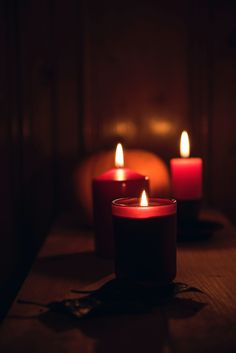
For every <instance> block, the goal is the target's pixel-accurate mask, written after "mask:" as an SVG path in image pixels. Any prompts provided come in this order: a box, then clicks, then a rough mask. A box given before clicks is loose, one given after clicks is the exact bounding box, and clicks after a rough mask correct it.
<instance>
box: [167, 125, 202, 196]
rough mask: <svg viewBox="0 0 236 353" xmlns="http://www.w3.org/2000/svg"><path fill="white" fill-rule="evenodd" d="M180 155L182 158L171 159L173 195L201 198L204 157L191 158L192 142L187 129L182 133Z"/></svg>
mask: <svg viewBox="0 0 236 353" xmlns="http://www.w3.org/2000/svg"><path fill="white" fill-rule="evenodd" d="M180 155H181V157H182V158H173V159H171V161H170V166H171V180H172V193H173V196H174V197H175V198H176V199H178V200H196V199H201V198H202V159H201V158H189V155H190V144H189V139H188V134H187V132H186V131H183V133H182V135H181V142H180Z"/></svg>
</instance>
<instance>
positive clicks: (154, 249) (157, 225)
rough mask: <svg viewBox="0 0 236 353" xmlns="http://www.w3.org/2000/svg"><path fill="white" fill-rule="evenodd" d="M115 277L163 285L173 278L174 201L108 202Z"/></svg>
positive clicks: (118, 200) (174, 271) (125, 200)
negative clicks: (110, 203) (112, 232)
mask: <svg viewBox="0 0 236 353" xmlns="http://www.w3.org/2000/svg"><path fill="white" fill-rule="evenodd" d="M112 217H113V229H114V241H115V272H116V277H117V278H121V279H128V280H132V281H136V282H142V283H150V284H155V285H160V286H163V285H167V284H168V283H170V282H171V281H172V280H173V279H174V278H175V276H176V200H174V199H150V200H149V205H148V206H140V205H139V199H138V198H122V199H117V200H114V201H113V202H112Z"/></svg>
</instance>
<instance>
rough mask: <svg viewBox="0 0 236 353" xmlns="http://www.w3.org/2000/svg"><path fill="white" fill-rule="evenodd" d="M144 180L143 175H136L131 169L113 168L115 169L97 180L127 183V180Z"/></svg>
mask: <svg viewBox="0 0 236 353" xmlns="http://www.w3.org/2000/svg"><path fill="white" fill-rule="evenodd" d="M143 178H144V176H143V175H141V174H139V173H136V172H135V171H133V170H131V169H128V168H113V169H110V170H108V171H107V172H105V173H103V174H101V175H99V176H98V177H97V178H96V180H100V181H102V180H112V181H125V180H143ZM146 178H147V177H146ZM147 179H148V178H147Z"/></svg>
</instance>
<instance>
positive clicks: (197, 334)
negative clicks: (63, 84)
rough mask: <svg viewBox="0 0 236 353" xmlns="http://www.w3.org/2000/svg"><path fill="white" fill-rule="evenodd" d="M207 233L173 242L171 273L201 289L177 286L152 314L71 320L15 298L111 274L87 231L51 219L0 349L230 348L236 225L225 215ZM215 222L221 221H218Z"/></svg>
mask: <svg viewBox="0 0 236 353" xmlns="http://www.w3.org/2000/svg"><path fill="white" fill-rule="evenodd" d="M204 217H207V219H211V220H214V221H217V223H219V224H221V225H222V226H221V227H219V229H218V230H217V231H215V232H214V233H213V234H212V236H211V237H210V238H208V239H205V240H202V241H198V242H196V241H195V242H185V243H183V244H179V245H178V274H177V278H176V280H177V281H180V282H184V283H186V284H188V285H190V286H194V287H197V288H199V289H200V290H202V292H203V293H200V292H199V293H197V292H196V293H195V292H194V293H193V292H191V293H182V294H179V295H178V296H177V297H176V298H175V299H174V300H172V301H171V302H170V303H168V304H166V305H164V306H161V307H159V308H157V309H155V311H154V312H153V313H152V314H145V315H120V316H113V317H102V318H94V319H88V320H84V321H80V322H79V321H73V320H70V319H69V318H66V317H64V316H61V315H59V314H52V313H48V312H46V311H45V309H42V308H40V307H37V306H34V305H22V304H19V303H17V299H26V300H27V299H28V300H33V301H36V302H40V303H48V302H49V301H52V300H56V299H63V298H65V297H74V296H76V295H75V294H73V293H71V292H70V291H71V289H79V288H82V287H89V288H97V287H98V286H100V285H101V284H102V283H104V282H106V281H107V280H108V279H109V278H111V277H112V276H113V265H112V261H110V260H105V259H100V258H98V257H96V256H95V255H94V253H93V246H94V244H93V233H92V232H91V231H89V230H83V231H82V230H78V228H77V227H76V226H75V224H73V223H72V222H70V221H69V219H68V218H67V219H64V220H61V221H60V222H59V224H58V225H56V226H55V227H54V229H53V230H52V232H51V234H50V235H49V237H48V238H47V241H46V243H45V245H44V247H43V248H42V250H41V252H40V254H39V256H38V259H37V260H36V262H35V264H34V266H33V268H32V271H31V272H30V274H29V276H28V278H27V279H26V281H25V283H24V284H23V287H22V289H21V290H20V292H19V294H18V296H17V298H16V301H15V303H14V305H13V306H12V308H11V310H10V312H9V314H8V316H7V317H6V319H5V321H4V322H3V324H2V327H1V330H0V351H1V352H4V353H10V352H11V353H14V352H17V353H19V352H24V353H27V352H34V353H39V352H40V353H41V352H44V353H45V352H52V353H53V352H57V353H65V352H78V353H80V352H81V353H87V352H91V353H92V352H97V353H98V352H102V353H106V352H109V353H110V352H121V351H122V352H144V351H146V352H163V353H167V352H174V353H178V352H181V353H185V352H186V353H187V352H193V353H194V352H204V353H208V352H214V353H218V352H219V353H221V352H222V353H223V352H225V353H226V352H227V353H230V352H235V349H236V283H235V278H236V266H235V259H236V229H235V227H233V226H232V225H231V224H230V223H228V222H227V220H225V219H224V217H222V216H220V215H218V214H216V213H211V212H208V213H205V214H204ZM220 228H221V229H220Z"/></svg>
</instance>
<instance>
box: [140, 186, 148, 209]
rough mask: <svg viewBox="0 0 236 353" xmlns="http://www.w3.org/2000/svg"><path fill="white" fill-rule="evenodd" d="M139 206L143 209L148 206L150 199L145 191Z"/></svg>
mask: <svg viewBox="0 0 236 353" xmlns="http://www.w3.org/2000/svg"><path fill="white" fill-rule="evenodd" d="M139 204H140V206H142V207H145V206H148V197H147V194H146V191H145V190H143V192H142V195H141V198H140V203H139Z"/></svg>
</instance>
